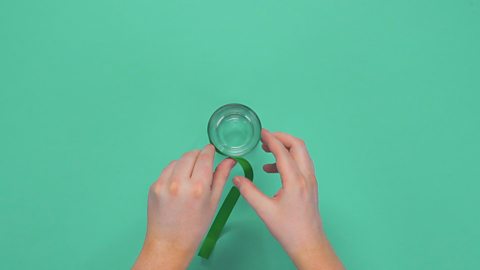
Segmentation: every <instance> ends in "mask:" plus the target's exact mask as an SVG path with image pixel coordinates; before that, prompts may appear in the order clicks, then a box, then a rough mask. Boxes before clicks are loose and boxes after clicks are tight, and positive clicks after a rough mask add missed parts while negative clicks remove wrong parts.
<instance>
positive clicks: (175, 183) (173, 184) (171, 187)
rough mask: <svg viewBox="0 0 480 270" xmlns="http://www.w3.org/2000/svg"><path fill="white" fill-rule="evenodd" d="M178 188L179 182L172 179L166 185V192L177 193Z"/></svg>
mask: <svg viewBox="0 0 480 270" xmlns="http://www.w3.org/2000/svg"><path fill="white" fill-rule="evenodd" d="M179 190H180V183H179V182H178V181H172V182H171V183H170V185H169V187H168V193H169V194H170V195H174V196H175V195H178V192H179Z"/></svg>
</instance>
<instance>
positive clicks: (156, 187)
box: [149, 181, 162, 195]
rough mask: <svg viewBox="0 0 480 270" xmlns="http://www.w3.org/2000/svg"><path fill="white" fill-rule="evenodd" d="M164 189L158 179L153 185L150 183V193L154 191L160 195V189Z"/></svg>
mask: <svg viewBox="0 0 480 270" xmlns="http://www.w3.org/2000/svg"><path fill="white" fill-rule="evenodd" d="M161 189H162V186H161V184H160V183H159V182H158V181H157V182H155V183H153V184H152V185H150V190H149V191H150V193H153V194H155V195H159V194H160V191H161Z"/></svg>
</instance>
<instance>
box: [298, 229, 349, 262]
mask: <svg viewBox="0 0 480 270" xmlns="http://www.w3.org/2000/svg"><path fill="white" fill-rule="evenodd" d="M310 240H311V241H305V242H304V243H303V245H301V246H298V247H297V248H296V249H294V250H292V251H291V252H289V253H290V257H291V258H292V260H293V263H294V264H295V266H296V267H297V269H299V270H310V269H315V270H323V269H328V270H333V269H335V270H337V269H344V268H343V266H342V263H341V261H340V260H339V258H338V257H337V255H336V254H335V251H334V250H333V248H332V246H331V245H330V243H329V241H328V239H327V237H326V236H325V234H321V235H318V236H317V237H312V238H311V239H310Z"/></svg>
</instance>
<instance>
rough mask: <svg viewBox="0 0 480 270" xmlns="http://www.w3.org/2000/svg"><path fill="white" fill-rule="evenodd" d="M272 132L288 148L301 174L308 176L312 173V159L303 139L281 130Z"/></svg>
mask: <svg viewBox="0 0 480 270" xmlns="http://www.w3.org/2000/svg"><path fill="white" fill-rule="evenodd" d="M272 134H273V136H275V138H277V139H278V140H279V141H280V142H281V143H282V144H283V145H285V147H286V148H287V149H288V150H289V152H290V154H291V155H292V157H293V159H295V161H296V162H297V166H298V168H299V169H300V171H301V172H302V173H303V175H305V176H310V175H312V174H314V168H313V163H312V159H311V158H310V154H309V153H308V150H307V147H306V146H305V142H304V141H303V140H301V139H299V138H296V137H294V136H292V135H290V134H287V133H283V132H274V133H272Z"/></svg>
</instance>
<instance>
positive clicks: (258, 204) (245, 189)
mask: <svg viewBox="0 0 480 270" xmlns="http://www.w3.org/2000/svg"><path fill="white" fill-rule="evenodd" d="M233 183H234V184H235V186H236V187H237V188H238V190H239V191H240V194H242V196H243V197H244V198H245V200H246V201H247V202H248V203H249V204H250V205H251V206H252V208H253V209H254V210H255V212H257V214H258V215H259V216H260V217H262V216H263V215H264V214H265V213H267V212H269V211H268V210H269V209H270V207H271V206H272V200H271V198H270V197H268V196H267V195H265V194H263V192H261V191H260V190H259V189H258V188H257V187H256V186H255V185H254V184H253V182H252V181H250V180H248V179H247V178H245V177H243V176H235V177H234V178H233Z"/></svg>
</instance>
